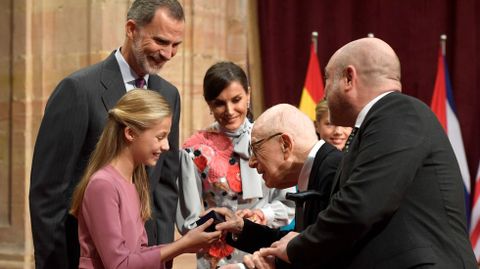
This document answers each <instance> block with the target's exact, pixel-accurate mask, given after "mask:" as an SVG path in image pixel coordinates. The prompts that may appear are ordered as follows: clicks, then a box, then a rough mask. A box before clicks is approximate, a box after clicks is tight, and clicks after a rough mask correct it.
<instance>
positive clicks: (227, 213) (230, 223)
mask: <svg viewBox="0 0 480 269" xmlns="http://www.w3.org/2000/svg"><path fill="white" fill-rule="evenodd" d="M212 210H215V211H216V212H217V213H220V214H222V215H223V216H224V217H225V222H222V223H219V224H217V226H215V229H217V230H218V231H222V232H231V233H232V234H240V233H241V232H242V230H243V224H244V222H243V218H241V217H239V216H237V215H235V213H234V212H233V211H231V210H230V209H228V208H225V207H215V208H212Z"/></svg>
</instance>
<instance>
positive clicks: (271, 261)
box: [243, 251, 275, 269]
mask: <svg viewBox="0 0 480 269" xmlns="http://www.w3.org/2000/svg"><path fill="white" fill-rule="evenodd" d="M243 264H245V266H246V267H247V268H249V269H275V257H274V256H265V257H264V256H262V255H261V254H260V251H256V252H254V253H253V254H248V255H245V256H244V257H243Z"/></svg>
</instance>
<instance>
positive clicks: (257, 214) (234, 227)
mask: <svg viewBox="0 0 480 269" xmlns="http://www.w3.org/2000/svg"><path fill="white" fill-rule="evenodd" d="M246 219H248V220H249V223H250V224H248V227H251V225H255V226H258V227H260V226H262V227H263V228H261V229H269V228H267V227H265V226H264V225H265V224H266V219H265V216H264V214H263V212H262V211H261V210H259V209H253V210H250V209H244V210H240V211H237V212H233V211H231V210H229V209H227V208H212V209H210V210H209V211H207V212H206V213H205V214H204V215H202V216H201V217H200V219H198V220H197V221H196V225H197V228H195V229H194V230H199V229H200V230H202V232H203V233H206V234H210V233H211V234H214V233H218V232H220V233H221V234H220V235H219V238H218V241H217V242H214V243H212V245H211V246H210V247H209V248H205V249H203V250H200V251H201V252H202V251H207V252H208V253H209V255H211V256H213V257H215V253H217V252H216V251H215V249H216V248H218V247H220V248H223V247H221V246H222V245H223V246H224V247H225V248H224V252H228V251H227V249H231V250H230V251H233V248H232V246H233V247H236V248H238V249H240V250H244V251H247V252H254V253H253V255H246V256H244V258H243V264H242V265H239V264H228V265H224V266H221V267H220V268H221V269H234V268H235V269H243V268H259V269H260V268H275V257H274V256H273V255H272V254H273V253H271V254H268V253H269V252H270V251H272V250H273V251H275V250H276V249H271V248H269V247H270V243H269V244H266V245H259V246H258V247H259V248H257V247H256V246H245V247H246V248H243V246H244V243H245V242H247V241H248V242H252V240H250V239H251V238H258V237H257V236H252V235H251V234H250V233H248V232H247V234H244V233H243V230H244V228H245V225H246V224H245V223H246V222H247V221H246ZM251 223H253V224H251ZM194 230H193V231H194ZM242 237H243V239H240V238H242ZM278 239H280V238H278ZM278 239H277V240H278ZM237 240H239V241H238V242H237ZM253 241H262V240H253ZM225 244H228V245H229V246H226V245H225ZM252 247H253V248H252ZM212 248H213V251H212ZM260 248H262V249H260ZM265 251H267V252H265ZM227 254H228V253H227ZM222 257H223V256H222ZM218 258H221V257H218ZM211 262H212V261H211ZM211 266H212V264H211ZM216 267H217V264H216V262H215V264H213V267H212V268H216Z"/></svg>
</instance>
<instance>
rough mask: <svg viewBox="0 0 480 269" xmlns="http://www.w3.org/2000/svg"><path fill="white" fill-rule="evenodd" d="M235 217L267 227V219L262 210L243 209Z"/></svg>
mask: <svg viewBox="0 0 480 269" xmlns="http://www.w3.org/2000/svg"><path fill="white" fill-rule="evenodd" d="M235 215H237V216H239V217H240V218H246V219H249V220H250V221H252V222H255V223H258V224H262V225H266V224H267V219H266V218H265V214H263V211H262V210H261V209H258V208H256V209H253V210H252V209H242V210H238V211H237V212H235Z"/></svg>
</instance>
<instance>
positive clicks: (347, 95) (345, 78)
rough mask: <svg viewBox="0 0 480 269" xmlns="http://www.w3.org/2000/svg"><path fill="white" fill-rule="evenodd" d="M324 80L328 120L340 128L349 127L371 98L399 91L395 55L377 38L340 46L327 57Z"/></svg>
mask: <svg viewBox="0 0 480 269" xmlns="http://www.w3.org/2000/svg"><path fill="white" fill-rule="evenodd" d="M325 77H326V83H325V91H326V96H327V100H328V104H329V110H330V121H331V122H332V123H333V124H334V125H340V126H351V127H353V126H354V124H355V120H356V118H357V116H358V114H359V113H360V111H361V110H362V109H363V107H365V105H366V104H367V103H369V102H370V101H371V100H372V99H374V98H375V97H377V96H379V95H381V94H383V93H385V92H387V91H392V90H394V91H401V88H402V84H401V83H400V61H399V60H398V57H397V54H395V51H393V49H392V48H391V47H390V46H389V45H388V44H387V43H385V42H384V41H382V40H380V39H378V38H362V39H358V40H355V41H352V42H350V43H348V44H346V45H345V46H343V47H341V48H340V49H339V50H337V51H336V52H335V54H333V56H332V57H331V58H330V61H329V62H328V64H327V67H326V69H325Z"/></svg>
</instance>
